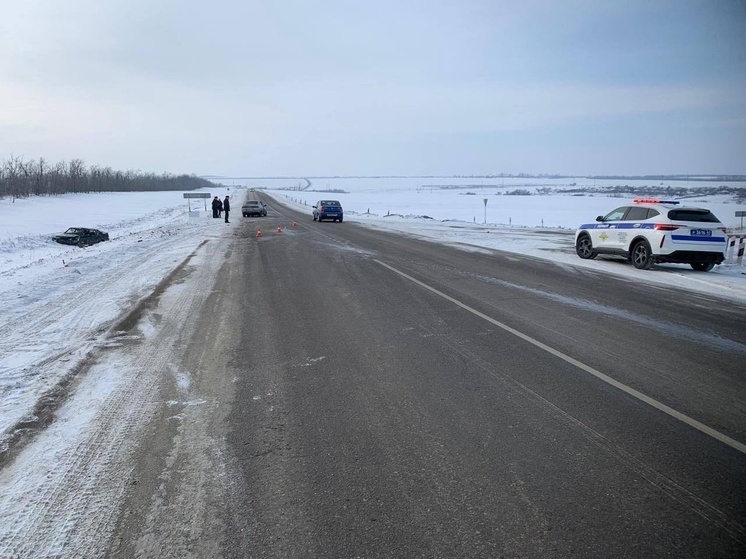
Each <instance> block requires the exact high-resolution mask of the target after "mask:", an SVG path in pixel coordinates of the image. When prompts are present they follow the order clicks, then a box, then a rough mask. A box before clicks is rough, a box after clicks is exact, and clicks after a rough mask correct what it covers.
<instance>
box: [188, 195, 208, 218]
mask: <svg viewBox="0 0 746 559" xmlns="http://www.w3.org/2000/svg"><path fill="white" fill-rule="evenodd" d="M184 198H186V199H187V200H189V212H190V213H191V211H192V198H204V199H205V211H207V199H208V198H211V196H210V193H209V192H185V193H184Z"/></svg>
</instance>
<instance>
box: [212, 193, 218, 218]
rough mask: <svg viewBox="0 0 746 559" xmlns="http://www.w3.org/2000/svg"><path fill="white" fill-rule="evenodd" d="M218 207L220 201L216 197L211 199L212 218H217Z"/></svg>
mask: <svg viewBox="0 0 746 559" xmlns="http://www.w3.org/2000/svg"><path fill="white" fill-rule="evenodd" d="M219 205H220V200H219V199H218V197H217V196H215V198H213V199H212V217H219V215H220V214H218V206H219Z"/></svg>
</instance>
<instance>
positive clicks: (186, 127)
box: [0, 0, 746, 176]
mask: <svg viewBox="0 0 746 559" xmlns="http://www.w3.org/2000/svg"><path fill="white" fill-rule="evenodd" d="M10 155H14V156H23V157H24V158H25V159H38V158H39V157H44V158H45V159H47V160H49V161H51V162H57V161H60V160H70V159H73V158H79V159H83V160H84V161H85V163H86V164H88V165H102V166H111V167H113V168H115V169H141V170H144V171H154V172H159V173H160V172H173V173H182V172H185V173H196V174H219V175H228V176H277V175H294V176H304V175H307V176H310V175H349V174H360V175H371V174H387V175H391V174H395V175H418V174H428V175H431V174H448V175H450V174H486V173H501V172H504V173H519V172H525V173H563V174H580V175H587V174H628V175H629V174H650V173H665V174H673V173H691V174H695V173H716V174H746V0H670V1H667V0H556V1H549V0H520V1H519V0H511V1H508V0H367V1H364V0H361V1H343V0H316V1H312V0H266V1H256V0H243V1H239V0H211V1H209V2H207V1H203V2H198V1H192V0H65V1H61V0H22V1H21V0H16V1H14V2H11V1H5V2H3V8H2V13H1V17H0V159H7V158H8V157H9V156H10Z"/></svg>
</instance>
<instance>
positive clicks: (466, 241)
mask: <svg viewBox="0 0 746 559" xmlns="http://www.w3.org/2000/svg"><path fill="white" fill-rule="evenodd" d="M299 182H300V183H301V185H305V182H304V181H297V180H291V179H286V180H252V181H242V183H241V184H239V185H235V184H234V185H230V186H216V187H215V188H214V189H211V190H210V191H209V192H210V194H211V195H212V196H214V195H218V196H220V197H221V198H222V197H223V196H225V195H226V194H231V195H232V196H233V204H234V208H236V207H238V206H240V203H241V201H242V200H243V198H244V197H245V195H246V194H247V191H246V189H247V188H249V187H253V188H262V189H266V191H267V193H268V194H270V195H271V196H272V197H273V198H275V200H276V201H275V203H274V204H270V206H271V207H272V206H274V207H275V208H276V209H277V210H280V211H282V206H283V205H288V206H292V207H296V208H301V209H303V211H305V212H307V213H308V222H309V225H310V224H312V221H311V217H310V214H311V205H312V204H313V203H315V201H316V200H319V199H325V198H334V199H339V200H340V201H341V202H342V204H343V206H344V208H345V220H346V221H347V222H355V223H359V224H362V225H365V226H367V227H373V228H381V229H388V230H395V231H400V232H402V233H403V234H408V235H415V236H418V237H425V238H430V239H433V240H435V241H437V242H441V243H448V244H451V245H455V246H459V247H462V248H464V249H466V250H475V251H479V250H485V249H499V250H508V251H514V252H519V253H522V254H526V255H530V256H534V257H537V258H543V259H546V260H547V261H553V262H556V263H560V264H561V265H568V266H586V267H592V268H596V269H599V270H603V271H606V272H608V273H613V274H623V275H625V276H627V277H628V278H629V279H630V280H632V281H639V282H656V283H661V284H666V285H673V286H679V287H682V288H684V289H689V290H696V291H700V292H705V293H709V294H712V295H717V296H721V297H724V298H727V299H730V300H732V301H733V302H734V304H740V305H743V304H745V303H746V274H745V272H746V268H745V267H743V266H739V265H736V264H724V265H722V266H719V267H716V268H715V270H713V271H712V272H709V273H700V272H694V271H693V270H691V268H689V267H688V266H678V265H661V266H657V267H656V268H655V269H653V270H649V271H640V270H636V269H634V268H633V267H632V266H631V265H629V264H626V263H621V262H619V261H618V260H604V259H602V258H599V259H597V260H593V261H582V260H580V259H579V258H578V257H577V256H576V255H575V254H574V251H573V247H572V243H573V233H574V229H575V227H576V226H577V225H578V224H580V223H583V222H587V221H592V220H593V219H594V218H595V216H597V215H599V214H605V213H607V212H608V211H610V210H611V209H613V208H614V207H616V206H618V205H622V204H624V203H627V202H629V198H610V197H606V196H599V195H596V196H574V195H568V194H562V193H561V192H558V190H560V189H561V188H562V186H563V185H562V184H561V181H554V182H551V181H538V180H535V181H533V183H530V181H523V182H520V181H517V179H511V180H510V181H507V180H505V181H501V180H500V179H493V180H490V181H488V180H486V179H485V180H483V181H481V182H482V184H480V183H479V181H476V184H475V180H474V179H331V180H328V181H316V182H315V183H314V184H313V185H312V187H311V188H312V189H314V190H341V191H344V192H336V193H333V192H319V191H311V190H305V191H304V190H300V191H299V190H295V191H293V190H287V189H288V188H291V187H294V186H297V185H298V183H299ZM505 182H507V183H508V184H505ZM565 182H566V181H565ZM447 185H454V186H460V188H455V187H454V188H450V187H446V186H447ZM740 186H743V185H740ZM523 187H526V188H530V189H531V190H532V192H536V191H537V189H538V188H547V187H551V188H553V189H554V191H553V192H552V193H551V194H545V195H532V196H510V195H505V194H504V192H506V191H507V190H511V189H514V188H523ZM485 199H486V200H487V204H486V208H485V203H484V200H485ZM207 202H208V203H209V200H208V201H207ZM687 203H688V204H691V205H700V206H705V207H708V208H710V209H712V210H713V211H714V212H715V214H716V215H717V216H718V217H720V219H721V220H722V221H723V222H724V223H725V224H726V225H727V226H728V227H729V228H736V227H737V226H738V225H739V224H740V221H739V220H738V219H737V218H736V217H735V212H736V211H746V206H743V205H740V206H739V205H736V204H734V203H732V202H731V201H729V200H727V199H726V198H724V197H719V198H707V199H701V198H692V199H688V200H687ZM191 207H192V209H195V208H198V209H201V210H203V211H202V213H201V215H200V216H199V217H194V216H192V217H190V216H189V215H188V212H187V208H188V202H187V201H186V200H184V199H183V197H182V193H180V192H157V193H107V194H88V195H65V196H59V197H50V198H29V199H18V200H15V201H12V200H9V199H5V200H0V464H2V456H3V454H4V453H7V450H8V448H9V447H10V446H11V445H12V444H13V443H14V442H15V441H16V440H18V439H19V438H20V437H21V436H22V435H23V433H24V430H26V429H35V428H38V426H39V424H40V423H41V424H43V423H44V422H45V421H47V420H49V417H47V416H49V415H50V414H49V411H48V409H47V407H45V402H48V401H51V400H54V399H55V398H57V399H64V400H66V403H65V405H63V406H62V407H60V408H59V409H56V410H55V416H56V418H55V421H54V423H53V425H51V426H50V427H49V428H47V429H46V430H45V431H44V433H43V434H42V435H40V436H39V437H37V438H36V440H34V442H32V443H31V444H29V445H28V446H27V447H25V448H24V449H23V452H22V453H21V454H20V455H19V456H18V457H17V458H16V459H15V461H14V462H13V463H12V464H11V465H10V466H8V467H5V468H3V469H2V471H0V556H14V554H16V555H17V554H18V553H19V552H20V551H23V549H24V548H23V544H22V543H19V542H22V541H23V538H24V537H26V535H28V534H31V533H46V532H48V533H49V534H50V535H49V536H48V541H46V546H47V547H46V549H47V552H48V553H49V554H52V555H53V554H54V552H55V550H59V549H63V548H64V549H67V550H69V549H70V547H69V545H71V544H70V541H72V540H75V539H76V538H78V540H79V541H80V542H83V543H82V544H80V546H79V547H78V549H83V550H86V549H87V550H89V551H92V552H93V551H95V549H94V548H92V547H90V546H89V547H86V545H88V544H86V543H85V542H86V541H87V540H86V538H92V537H93V536H91V535H90V534H89V532H90V530H94V531H96V530H97V531H98V532H96V533H98V534H99V535H100V534H102V533H105V532H106V531H107V530H109V529H110V528H111V526H110V523H111V518H110V517H109V516H107V514H106V513H105V512H106V511H105V510H104V509H105V508H106V507H113V506H116V503H117V499H118V498H119V496H120V495H121V493H122V492H123V490H124V489H123V488H122V487H121V486H118V487H109V489H108V490H107V491H108V492H107V493H106V494H105V495H103V496H99V498H96V499H94V498H92V495H93V494H94V493H96V491H98V486H96V485H95V484H93V485H89V486H86V487H70V488H68V489H69V494H70V495H79V497H75V499H77V500H76V501H75V502H72V503H66V504H65V505H64V507H63V506H62V505H61V504H59V503H58V506H57V508H55V509H54V510H50V509H49V508H48V507H47V506H46V504H45V502H46V501H45V499H46V498H47V497H48V496H49V495H50V494H51V492H53V491H55V490H56V489H55V488H59V487H60V486H61V484H63V482H64V481H63V480H64V478H65V476H67V477H68V478H70V477H79V476H80V474H81V472H83V471H84V470H85V471H86V472H87V474H86V475H98V474H96V471H97V470H96V471H94V470H91V469H89V470H86V468H88V467H89V466H90V467H91V468H92V467H93V466H92V465H93V464H94V463H96V460H98V458H95V457H90V456H89V457H86V458H85V461H83V462H81V460H82V459H81V458H80V456H81V452H83V451H82V449H84V448H85V447H86V445H87V444H88V442H87V441H89V439H87V438H86V437H90V436H91V433H99V436H100V437H104V438H106V437H108V436H111V437H112V441H111V442H110V443H109V444H110V447H107V448H109V450H108V451H107V452H108V453H109V454H107V456H108V459H109V460H111V461H116V460H118V459H117V458H116V455H120V456H126V448H127V444H126V443H127V440H128V438H130V437H131V433H130V432H128V429H129V430H131V431H132V432H136V431H137V430H138V425H140V426H141V425H142V423H143V422H144V421H145V420H146V419H147V418H148V417H149V416H148V411H147V410H148V409H149V407H148V406H149V405H150V403H149V402H148V401H147V398H144V399H143V400H142V401H141V402H140V403H139V404H138V405H139V406H140V407H139V409H140V410H141V411H142V415H141V416H137V417H133V416H127V417H120V416H119V415H117V413H119V412H117V404H118V403H120V402H122V401H124V399H131V398H132V397H133V393H134V392H133V390H136V391H139V392H142V391H143V390H145V391H147V387H148V382H150V381H151V380H152V377H151V376H149V375H153V374H164V371H165V374H168V375H172V376H173V377H174V382H175V383H176V384H179V382H180V381H179V374H180V373H179V371H175V370H171V364H169V363H167V362H161V360H160V359H161V358H160V357H159V355H160V354H159V353H158V352H157V351H155V350H153V352H152V354H151V353H147V352H145V351H144V350H141V351H140V352H139V353H137V354H136V355H137V358H135V357H134V356H131V357H132V358H131V359H127V360H126V361H125V362H122V361H120V360H117V359H112V358H107V357H106V352H107V350H109V349H111V348H115V349H116V348H118V347H121V346H123V345H126V344H127V343H128V342H129V341H131V340H129V337H132V336H134V338H138V339H144V340H146V341H147V340H150V341H151V342H152V343H151V346H152V347H153V348H156V347H162V348H165V347H172V348H177V350H178V344H177V339H178V334H177V333H176V332H174V331H172V332H171V333H170V334H169V335H168V336H166V335H165V334H164V333H163V332H166V331H167V330H168V328H166V327H165V326H164V323H161V322H158V321H159V320H161V318H158V317H154V316H149V315H148V314H147V313H144V314H143V319H142V320H141V322H140V325H139V327H138V329H137V331H136V333H135V334H131V333H130V334H128V335H124V334H123V333H122V331H121V328H122V327H121V324H122V317H123V316H124V315H126V314H127V313H128V312H130V311H131V310H132V309H135V308H138V305H139V304H140V305H141V303H142V302H143V301H145V300H147V298H148V297H149V296H150V295H151V294H152V293H153V292H154V291H155V290H156V289H157V287H158V286H159V285H160V284H162V282H163V281H164V278H167V277H169V276H170V275H171V274H172V273H173V272H174V271H178V270H179V269H182V268H184V267H185V266H189V267H191V268H192V269H197V270H201V272H200V273H197V274H192V275H191V276H190V277H189V278H186V279H185V280H184V282H185V283H184V284H177V285H175V286H171V287H169V288H168V289H167V290H166V294H165V295H164V297H165V298H167V299H168V298H170V299H169V300H170V304H171V305H173V306H172V307H171V308H174V309H177V310H178V313H184V316H188V314H189V312H188V311H189V309H198V308H199V304H200V301H201V299H200V298H201V297H204V296H205V293H204V292H203V291H204V289H205V288H209V287H207V286H209V285H210V282H211V281H212V279H213V278H214V274H216V273H217V268H218V266H219V262H220V258H221V257H222V254H223V252H222V250H223V249H222V248H220V247H224V246H225V245H226V244H227V243H226V242H223V241H224V240H226V239H229V238H230V237H231V236H232V235H233V232H234V231H235V229H236V228H237V227H241V226H242V221H245V220H244V219H243V218H241V216H240V211H235V209H234V212H233V213H232V219H231V221H232V223H231V224H229V225H226V224H225V223H223V221H222V220H213V219H211V218H209V217H207V215H206V213H205V212H204V203H203V201H202V200H192V201H191ZM313 225H314V226H319V227H323V226H326V225H327V224H313ZM328 225H329V226H335V225H338V224H328ZM69 226H87V227H95V228H100V229H103V230H105V231H108V232H109V234H110V236H111V241H110V242H107V243H101V244H98V245H95V246H92V247H88V248H85V249H80V248H77V247H68V246H64V245H59V244H56V243H54V242H53V241H52V240H51V236H52V234H53V233H55V232H60V231H63V230H64V229H66V228H67V227H69ZM339 226H340V227H344V226H345V225H344V224H343V225H339ZM190 282H191V283H190ZM195 287H196V288H198V289H193V288H195ZM682 296H686V295H685V294H683V295H682ZM180 316H181V315H180ZM177 318H178V317H177ZM128 336H129V337H128ZM159 336H162V337H159ZM136 341H137V340H136ZM146 345H147V344H146ZM133 355H135V354H133ZM81 371H83V372H84V374H81ZM63 396H64V398H63ZM102 418H103V419H105V420H106V421H107V422H108V423H107V426H108V429H110V431H108V435H107V434H103V433H101V432H98V431H96V430H95V429H93V428H92V427H91V426H92V425H94V424H95V423H96V422H101V421H102ZM114 426H117V428H116V429H114ZM76 456H77V459H76V460H77V461H76V462H75V464H74V465H70V464H72V463H71V462H69V461H70V460H73V459H75V458H74V457H76ZM119 460H121V458H119ZM112 463H113V462H112ZM68 466H69V467H68ZM89 481H90V480H89ZM67 483H70V482H69V481H68V482H67ZM75 483H78V482H75ZM122 483H124V481H122ZM86 499H87V501H85V503H87V504H85V503H84V500H86ZM76 507H77V512H76ZM81 507H87V508H86V509H85V514H88V515H91V514H93V515H97V517H98V518H99V519H100V522H101V523H103V524H102V525H99V526H94V527H92V528H85V527H84V525H83V524H81V523H77V524H76V522H75V520H74V519H75V518H77V517H79V516H80V515H81V514H82V513H81V512H80V509H81ZM76 515H78V516H77V517H76ZM107 522H108V523H109V524H106V523H107ZM3 534H5V535H3ZM78 540H76V541H78ZM89 543H90V542H89ZM91 545H92V544H91ZM65 546H67V547H65ZM73 547H74V546H73ZM19 550H20V551H19Z"/></svg>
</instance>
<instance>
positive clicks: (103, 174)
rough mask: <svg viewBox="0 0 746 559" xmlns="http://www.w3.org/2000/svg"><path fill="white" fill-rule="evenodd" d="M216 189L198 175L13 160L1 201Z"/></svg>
mask: <svg viewBox="0 0 746 559" xmlns="http://www.w3.org/2000/svg"><path fill="white" fill-rule="evenodd" d="M210 186H214V185H213V184H212V183H211V182H210V181H207V180H205V179H201V178H199V177H197V176H195V175H178V176H177V175H171V174H168V173H164V174H162V175H156V174H154V173H143V172H141V171H115V170H113V169H112V168H111V167H99V166H97V165H94V166H91V167H86V166H85V164H84V163H83V161H82V160H81V159H73V160H71V161H70V162H65V161H61V162H59V163H54V164H52V163H49V162H47V161H46V160H45V159H44V158H41V157H40V158H39V159H38V160H35V159H32V160H30V161H24V160H23V158H22V157H15V156H11V157H10V158H8V159H5V160H3V161H2V164H1V165H0V199H2V198H8V197H10V198H26V197H28V196H55V195H58V194H67V193H89V192H136V191H158V190H195V189H197V188H204V187H210Z"/></svg>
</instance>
